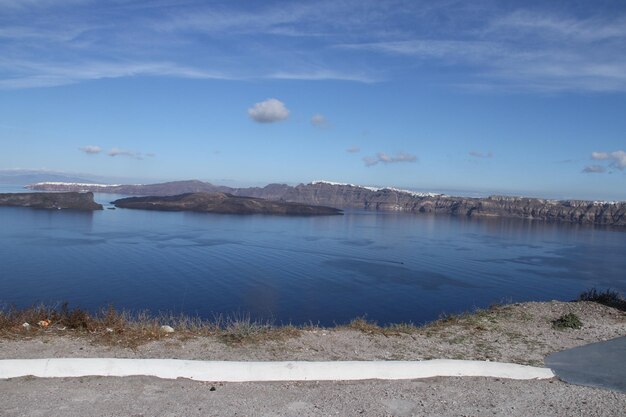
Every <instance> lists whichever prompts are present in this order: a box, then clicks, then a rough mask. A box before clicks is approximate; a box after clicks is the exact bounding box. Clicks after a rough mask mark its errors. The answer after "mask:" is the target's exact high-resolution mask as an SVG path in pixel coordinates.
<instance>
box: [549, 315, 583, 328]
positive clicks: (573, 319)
mask: <svg viewBox="0 0 626 417" xmlns="http://www.w3.org/2000/svg"><path fill="white" fill-rule="evenodd" d="M582 326H583V323H582V321H580V318H579V317H578V316H577V315H576V314H574V313H568V314H563V315H562V316H561V317H559V318H558V319H556V320H552V327H554V328H555V329H559V330H564V329H580V328H581V327H582Z"/></svg>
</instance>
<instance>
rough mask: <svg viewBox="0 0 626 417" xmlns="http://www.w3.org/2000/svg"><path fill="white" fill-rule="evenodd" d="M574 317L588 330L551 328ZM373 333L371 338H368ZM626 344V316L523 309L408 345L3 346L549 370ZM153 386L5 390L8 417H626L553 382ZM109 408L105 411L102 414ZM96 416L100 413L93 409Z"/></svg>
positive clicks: (355, 336)
mask: <svg viewBox="0 0 626 417" xmlns="http://www.w3.org/2000/svg"><path fill="white" fill-rule="evenodd" d="M566 313H575V314H577V315H578V316H579V317H580V318H581V321H582V323H583V327H582V328H581V329H576V330H574V329H568V330H564V331H562V330H555V329H553V328H552V320H554V319H556V318H558V317H559V316H561V315H563V314H566ZM366 330H367V329H366ZM619 336H626V314H625V313H624V312H620V311H617V310H615V309H611V308H608V307H605V306H602V305H599V304H596V303H589V302H579V303H563V302H550V303H524V304H513V305H507V306H503V307H499V308H496V309H494V310H490V311H481V312H477V313H476V314H472V315H467V316H462V317H455V318H450V319H448V320H442V321H439V322H435V323H433V324H431V325H428V326H425V327H421V328H418V329H417V330H415V331H414V332H412V333H410V334H402V333H399V334H396V335H383V334H380V333H378V332H376V331H372V332H371V333H367V332H363V331H358V330H352V329H341V328H339V329H311V330H306V331H303V332H302V333H301V335H300V336H298V337H294V338H289V339H286V340H279V341H276V340H270V341H266V342H260V343H256V344H247V345H246V344H244V345H228V344H225V343H223V342H222V341H220V340H218V339H216V338H213V337H198V338H181V337H180V335H177V334H176V333H173V334H172V335H171V336H168V337H167V338H164V339H162V340H159V341H156V342H151V343H147V344H144V345H141V346H139V347H138V348H136V349H129V348H123V347H119V346H109V345H104V344H102V343H99V342H98V339H97V338H89V337H84V336H82V337H76V336H72V334H71V333H69V332H68V333H67V335H66V336H58V335H43V336H41V335H39V336H36V337H18V338H15V339H12V340H11V339H4V340H0V358H2V359H17V358H45V357H120V358H176V359H204V360H374V359H389V360H420V359H432V358H450V359H480V360H485V359H489V360H495V361H503V362H514V363H521V364H531V365H539V366H541V365H542V364H543V358H544V357H545V356H546V355H547V354H549V353H552V352H556V351H560V350H563V349H566V348H570V347H575V346H580V345H584V344H587V343H592V342H597V341H602V340H608V339H612V338H615V337H619ZM211 386H213V387H214V388H216V390H215V391H209V389H210V386H208V385H207V384H202V383H198V382H192V381H186V380H177V381H163V380H159V379H155V378H148V377H133V378H99V377H89V378H75V379H62V380H60V379H55V380H45V379H36V378H18V379H14V380H9V381H0V400H1V401H0V415H3V416H5V415H6V416H18V415H29V416H33V415H67V416H69V415H136V416H148V415H220V416H224V415H268V416H269V415H280V416H283V415H284V416H288V415H302V416H306V415H372V416H383V415H393V416H409V415H451V416H452V415H455V416H461V415H560V416H563V415H581V416H588V415H606V416H612V415H615V416H617V415H623V410H624V409H626V394H623V393H615V392H611V391H605V390H599V389H595V388H588V387H578V386H573V385H568V384H565V383H563V382H560V381H558V380H553V381H506V380H502V381H500V380H496V379H488V378H462V379H460V378H434V379H429V380H420V381H395V382H389V381H362V382H351V383H332V382H325V383H261V384H234V383H230V384H214V385H211ZM98 406H99V407H101V408H97V407H98ZM92 407H96V408H92Z"/></svg>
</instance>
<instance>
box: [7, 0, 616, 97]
mask: <svg viewBox="0 0 626 417" xmlns="http://www.w3.org/2000/svg"><path fill="white" fill-rule="evenodd" d="M564 5H567V3H562V4H561V6H564ZM624 28H626V10H625V9H624V8H623V7H614V6H611V4H610V2H606V3H605V2H597V3H594V4H593V5H589V6H586V7H583V11H582V12H580V13H575V10H574V9H573V8H571V7H548V6H544V5H541V4H533V5H531V4H528V5H526V4H505V3H503V2H491V1H488V0H477V1H475V2H471V3H461V2H456V1H450V2H448V1H446V2H428V1H417V0H415V1H413V0H393V1H386V2H380V1H376V0H344V1H340V2H337V1H333V0H322V1H319V2H314V3H311V2H306V1H292V2H286V3H280V4H277V3H273V2H259V3H258V4H257V3H255V4H254V5H249V4H246V5H245V6H242V5H241V4H240V3H237V2H225V3H219V4H216V3H213V2H210V3H205V2H194V1H192V2H183V3H174V2H169V1H157V2H145V1H142V0H129V1H124V2H113V3H110V2H104V3H103V2H95V1H92V0H70V1H69V2H67V1H64V2H58V1H56V2H55V1H51V0H50V1H46V0H25V1H21V2H16V1H8V0H0V39H3V40H5V41H6V42H5V44H4V45H3V53H2V57H1V58H0V74H1V75H0V88H26V87H46V86H55V85H64V84H71V83H79V82H83V81H87V80H94V79H96V80H97V79H102V78H120V77H133V76H166V77H176V78H195V79H234V80H256V79H281V80H287V79H289V80H319V81H324V80H340V81H350V82H364V83H372V82H379V81H384V80H389V79H404V78H405V77H411V78H415V79H420V77H421V76H422V75H424V74H426V75H429V76H431V77H436V78H437V80H438V82H441V83H442V84H447V85H449V86H455V87H459V88H471V89H480V90H503V91H512V90H514V91H517V90H521V91H538V92H561V91H583V92H589V91H593V92H604V91H610V92H615V91H617V92H624V91H626V56H625V55H624V53H623V51H624V50H625V48H626V30H625V29H624ZM440 69H445V71H440ZM450 69H451V70H450Z"/></svg>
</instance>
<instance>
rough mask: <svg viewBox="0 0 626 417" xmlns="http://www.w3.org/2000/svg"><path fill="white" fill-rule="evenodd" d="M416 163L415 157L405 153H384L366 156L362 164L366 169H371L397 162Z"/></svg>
mask: <svg viewBox="0 0 626 417" xmlns="http://www.w3.org/2000/svg"><path fill="white" fill-rule="evenodd" d="M416 161H417V156H415V155H412V154H409V153H405V152H398V153H397V154H395V155H389V154H387V153H385V152H378V153H377V154H376V156H366V157H364V158H363V163H364V164H365V166H367V167H371V166H374V165H377V164H379V163H381V164H395V163H398V162H416Z"/></svg>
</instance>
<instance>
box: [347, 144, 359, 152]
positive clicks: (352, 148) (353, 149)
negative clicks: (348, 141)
mask: <svg viewBox="0 0 626 417" xmlns="http://www.w3.org/2000/svg"><path fill="white" fill-rule="evenodd" d="M346 152H348V153H359V152H361V148H359V147H358V146H356V145H355V146H350V147H349V148H348V149H346Z"/></svg>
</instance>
